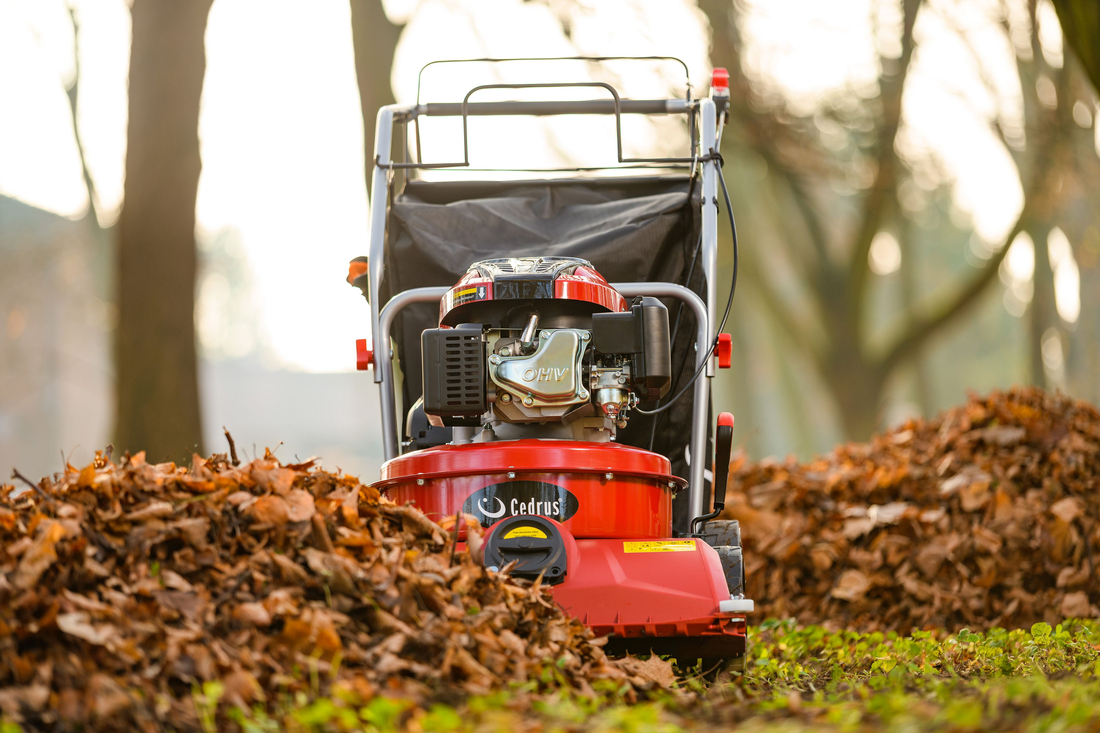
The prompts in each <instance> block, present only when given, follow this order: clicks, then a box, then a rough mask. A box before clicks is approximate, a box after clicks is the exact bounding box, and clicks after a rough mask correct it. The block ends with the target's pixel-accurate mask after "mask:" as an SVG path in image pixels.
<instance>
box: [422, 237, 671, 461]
mask: <svg viewBox="0 0 1100 733" xmlns="http://www.w3.org/2000/svg"><path fill="white" fill-rule="evenodd" d="M439 324H440V325H439V328H432V329H427V330H425V331H424V332H423V335H422V337H421V346H422V349H423V385H424V393H423V398H422V400H423V402H422V405H419V406H416V407H414V409H413V410H412V411H411V412H410V426H409V434H410V435H414V434H415V430H414V429H413V421H415V420H417V419H418V413H419V412H420V411H422V413H423V415H424V416H426V419H427V422H428V423H430V424H431V425H433V426H437V427H450V428H454V429H455V430H454V431H453V435H454V442H455V443H459V444H461V443H465V442H486V441H492V440H513V439H517V438H557V439H573V440H586V441H595V442H606V441H610V440H612V439H613V438H614V437H615V435H616V431H617V430H618V429H620V428H623V427H625V426H626V424H627V420H628V419H629V416H630V411H631V410H633V409H634V408H636V407H637V406H638V404H639V403H642V402H650V401H654V400H658V399H660V398H661V397H663V396H664V395H665V394H666V393H667V392H668V389H669V385H670V382H671V377H672V365H671V356H670V344H669V327H668V311H667V309H666V308H665V306H664V304H663V303H661V302H660V301H659V300H657V299H656V298H636V299H634V301H633V302H631V303H629V304H628V303H627V302H626V300H625V299H624V298H623V297H622V296H621V295H620V294H619V293H618V292H616V291H615V289H614V288H612V287H611V286H610V285H609V284H608V282H607V281H606V280H605V279H604V278H603V277H602V276H601V275H600V274H599V273H598V272H596V270H595V269H594V268H593V267H592V264H591V263H589V262H587V261H585V260H582V259H577V258H572V257H511V258H502V259H492V260H484V261H481V262H477V263H475V264H473V265H471V266H470V268H469V270H468V271H467V272H466V274H465V275H464V276H463V278H462V279H461V280H460V281H459V282H458V284H457V285H455V286H454V287H453V288H451V289H450V290H449V291H448V293H447V294H446V296H445V297H444V298H443V299H442V301H441V303H440V314H439ZM419 419H423V418H419Z"/></svg>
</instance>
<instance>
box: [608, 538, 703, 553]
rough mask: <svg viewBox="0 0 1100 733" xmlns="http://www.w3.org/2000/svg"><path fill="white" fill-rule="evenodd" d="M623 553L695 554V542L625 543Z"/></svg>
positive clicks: (655, 541)
mask: <svg viewBox="0 0 1100 733" xmlns="http://www.w3.org/2000/svg"><path fill="white" fill-rule="evenodd" d="M623 552H695V540H653V541H650V542H624V543H623Z"/></svg>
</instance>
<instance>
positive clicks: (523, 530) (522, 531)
mask: <svg viewBox="0 0 1100 733" xmlns="http://www.w3.org/2000/svg"><path fill="white" fill-rule="evenodd" d="M517 537H538V538H539V539H540V540H544V539H546V533H545V532H543V531H542V530H541V529H539V528H538V527H530V526H526V525H525V526H522V527H516V528H515V529H513V530H509V532H508V534H506V535H504V539H506V540H514V539H516V538H517Z"/></svg>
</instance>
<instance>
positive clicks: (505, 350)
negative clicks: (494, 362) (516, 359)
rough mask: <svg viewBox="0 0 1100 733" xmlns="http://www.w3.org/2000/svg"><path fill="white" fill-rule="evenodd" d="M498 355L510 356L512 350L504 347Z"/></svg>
mask: <svg viewBox="0 0 1100 733" xmlns="http://www.w3.org/2000/svg"><path fill="white" fill-rule="evenodd" d="M500 355H501V356H511V355H512V350H511V349H510V348H509V347H507V346H505V347H504V348H503V349H501V350H500Z"/></svg>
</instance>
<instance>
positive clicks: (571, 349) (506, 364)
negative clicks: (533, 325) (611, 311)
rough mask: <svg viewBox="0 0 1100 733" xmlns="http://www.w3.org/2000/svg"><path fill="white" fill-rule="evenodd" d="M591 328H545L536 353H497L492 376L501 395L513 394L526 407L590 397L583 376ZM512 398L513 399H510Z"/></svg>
mask: <svg viewBox="0 0 1100 733" xmlns="http://www.w3.org/2000/svg"><path fill="white" fill-rule="evenodd" d="M591 338H592V336H591V334H590V333H589V332H588V331H580V330H577V329H572V328H568V329H558V330H549V329H547V330H543V331H542V332H540V333H539V335H538V343H537V346H536V348H535V351H534V353H531V354H527V355H523V356H505V355H503V354H493V355H492V356H490V357H489V377H490V378H491V379H492V380H493V383H494V384H496V385H497V387H498V392H497V399H498V400H502V399H503V398H504V394H509V395H510V396H511V400H519V401H520V402H521V403H522V404H523V406H524V407H561V406H568V405H577V404H581V403H582V402H587V401H588V390H587V389H585V386H584V381H583V380H582V379H581V368H582V360H583V359H584V349H585V345H586V344H587V342H588V341H589V340H590V339H591ZM506 401H509V400H506Z"/></svg>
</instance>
